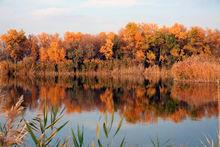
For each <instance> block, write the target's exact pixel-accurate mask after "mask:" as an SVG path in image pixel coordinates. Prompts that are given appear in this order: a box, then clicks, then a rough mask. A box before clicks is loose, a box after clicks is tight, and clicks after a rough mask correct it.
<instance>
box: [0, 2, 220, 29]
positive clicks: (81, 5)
mask: <svg viewBox="0 0 220 147" xmlns="http://www.w3.org/2000/svg"><path fill="white" fill-rule="evenodd" d="M219 10H220V1H219V0H166V1H164V0H74V1H70V0H19V1H18V0H16V1H15V0H0V18H1V19H0V33H3V32H5V31H6V30H7V29H9V28H12V27H13V28H19V29H24V30H25V31H26V32H29V33H30V32H34V33H36V32H43V31H45V32H50V33H51V32H59V33H63V32H64V31H67V30H70V31H81V32H89V33H97V32H100V31H118V30H119V29H120V28H121V27H122V26H123V25H125V24H126V23H127V22H130V21H136V22H151V23H152V22H153V23H158V24H160V25H171V24H173V23H174V22H179V23H183V24H185V25H187V26H192V25H199V26H203V27H213V28H220V19H219V18H220V13H219Z"/></svg>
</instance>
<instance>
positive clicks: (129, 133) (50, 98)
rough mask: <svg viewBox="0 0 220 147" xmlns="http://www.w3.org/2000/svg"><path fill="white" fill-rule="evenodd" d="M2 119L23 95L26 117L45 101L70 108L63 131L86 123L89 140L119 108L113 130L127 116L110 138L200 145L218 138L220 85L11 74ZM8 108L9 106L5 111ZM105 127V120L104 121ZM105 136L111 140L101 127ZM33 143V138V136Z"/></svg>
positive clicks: (4, 83)
mask: <svg viewBox="0 0 220 147" xmlns="http://www.w3.org/2000/svg"><path fill="white" fill-rule="evenodd" d="M0 92H1V95H2V96H1V97H2V98H1V99H0V107H1V108H4V109H2V111H1V117H0V121H1V122H4V118H3V117H2V116H4V111H6V110H7V109H10V108H11V106H13V105H14V104H15V103H16V102H17V100H18V99H19V97H21V96H22V95H23V98H24V103H23V106H25V108H26V109H25V114H24V115H25V117H26V118H27V119H32V118H33V117H34V116H35V115H37V114H38V113H42V111H43V106H44V104H46V105H47V106H48V107H51V106H54V107H57V108H60V109H62V108H65V112H64V117H63V119H62V120H61V121H62V122H66V121H69V123H68V124H67V126H65V128H64V129H63V130H62V131H61V132H60V133H59V134H58V136H57V137H59V138H64V137H68V136H71V128H73V129H74V130H75V129H77V126H80V127H83V129H84V135H85V136H84V139H85V145H86V146H87V145H91V143H92V141H93V140H95V138H96V128H97V124H99V125H101V124H102V122H103V121H104V120H105V119H107V120H108V121H111V117H112V114H114V122H113V125H112V133H111V134H110V135H111V136H114V132H115V130H116V128H117V126H118V123H119V122H120V120H121V119H123V123H122V126H121V129H120V131H119V132H118V134H117V136H116V137H114V138H113V137H112V138H113V139H109V140H107V141H106V142H109V143H111V144H112V146H115V145H118V144H119V143H120V142H121V140H122V139H123V138H124V137H125V140H126V146H140V147H142V146H152V141H155V140H157V139H158V140H159V142H160V143H161V145H162V146H164V145H165V144H174V145H175V146H179V145H181V144H182V145H186V146H196V145H201V142H203V141H204V142H205V141H206V139H205V137H209V138H212V139H213V140H215V139H216V138H217V137H218V131H219V112H220V107H219V105H218V100H219V99H220V96H218V95H219V94H218V85H217V84H215V83H180V82H175V81H173V80H171V79H147V78H144V77H132V78H131V77H126V76H119V77H104V76H102V77H97V76H94V77H91V76H90V77H83V76H81V77H76V76H75V77H71V78H59V77H55V78H47V79H46V78H45V79H44V78H39V79H35V80H33V79H29V78H27V77H24V78H22V79H15V78H14V79H8V78H2V79H1V81H0ZM3 110H4V111H3ZM100 127H101V128H102V126H100ZM100 138H101V140H106V138H105V135H104V132H103V131H102V130H101V132H100ZM27 142H28V144H33V142H32V141H31V140H30V138H29V139H27Z"/></svg>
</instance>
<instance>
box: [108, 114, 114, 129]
mask: <svg viewBox="0 0 220 147" xmlns="http://www.w3.org/2000/svg"><path fill="white" fill-rule="evenodd" d="M114 114H115V113H114V112H113V113H112V117H111V124H110V127H109V132H110V131H111V129H112V125H113V122H114V117H115V115H114Z"/></svg>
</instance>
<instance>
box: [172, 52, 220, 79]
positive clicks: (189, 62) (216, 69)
mask: <svg viewBox="0 0 220 147" xmlns="http://www.w3.org/2000/svg"><path fill="white" fill-rule="evenodd" d="M171 73H172V76H173V78H174V80H177V81H196V82H216V81H219V79H220V60H219V59H217V58H215V57H211V56H205V55H200V56H194V57H190V58H188V59H186V60H184V61H182V62H178V63H175V64H174V65H173V67H172V69H171Z"/></svg>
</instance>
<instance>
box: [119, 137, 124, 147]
mask: <svg viewBox="0 0 220 147" xmlns="http://www.w3.org/2000/svg"><path fill="white" fill-rule="evenodd" d="M124 144H125V137H124V138H123V139H122V141H121V144H120V147H123V146H124Z"/></svg>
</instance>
